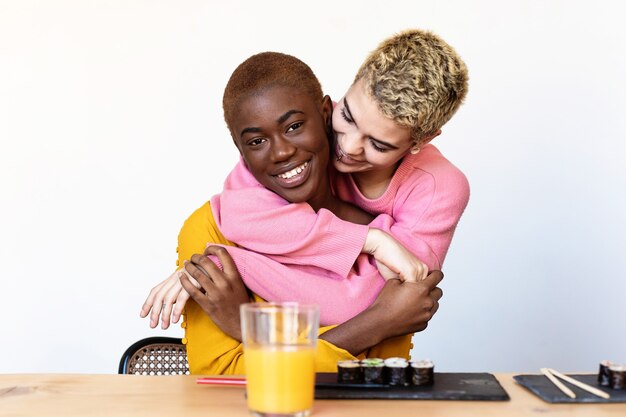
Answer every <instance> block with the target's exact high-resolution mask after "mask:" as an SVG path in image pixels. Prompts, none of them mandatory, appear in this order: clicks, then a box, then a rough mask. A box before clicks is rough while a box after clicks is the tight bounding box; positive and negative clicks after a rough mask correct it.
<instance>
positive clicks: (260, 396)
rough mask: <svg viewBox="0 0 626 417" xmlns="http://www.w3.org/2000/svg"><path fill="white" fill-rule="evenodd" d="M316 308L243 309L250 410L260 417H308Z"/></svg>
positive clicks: (274, 306)
mask: <svg viewBox="0 0 626 417" xmlns="http://www.w3.org/2000/svg"><path fill="white" fill-rule="evenodd" d="M318 328H319V307H318V306H317V305H314V304H300V303H295V302H285V303H248V304H242V305H241V333H242V336H243V345H244V357H245V365H246V380H247V382H246V390H247V396H248V408H249V410H250V412H251V414H252V415H255V416H258V417H261V416H262V417H269V416H285V417H287V416H289V417H306V416H308V415H309V414H310V413H311V409H312V407H313V396H314V393H315V349H316V346H317V331H318Z"/></svg>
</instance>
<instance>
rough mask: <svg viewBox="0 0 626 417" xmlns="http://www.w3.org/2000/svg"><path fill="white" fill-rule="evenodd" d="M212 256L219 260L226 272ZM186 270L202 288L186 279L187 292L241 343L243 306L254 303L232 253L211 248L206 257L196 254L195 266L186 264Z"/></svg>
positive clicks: (209, 247) (216, 247) (218, 324)
mask: <svg viewBox="0 0 626 417" xmlns="http://www.w3.org/2000/svg"><path fill="white" fill-rule="evenodd" d="M208 255H215V256H217V258H218V259H219V261H220V262H221V264H222V266H223V268H224V270H223V271H222V270H221V269H220V268H219V267H218V266H217V265H215V263H214V262H213V261H212V260H211V259H210V258H208ZM185 270H186V271H187V274H189V275H191V276H192V277H193V278H195V280H196V281H197V282H198V283H199V284H200V289H198V288H196V287H195V286H194V285H193V284H192V283H191V281H190V280H189V277H187V276H186V275H183V276H181V278H180V282H181V284H182V286H183V287H184V288H185V290H186V291H187V292H188V293H189V294H190V295H191V297H192V298H193V299H194V301H195V302H196V303H198V305H199V306H200V307H201V308H202V310H204V312H205V313H207V314H208V315H209V317H211V320H213V322H214V323H215V324H216V325H217V326H218V327H219V328H220V329H221V330H222V331H223V332H224V333H226V334H227V335H229V336H230V337H232V338H233V339H236V340H239V341H241V325H240V321H239V306H240V305H241V304H243V303H247V302H250V295H249V294H248V290H247V289H246V287H245V285H244V283H243V281H242V280H241V275H239V271H237V267H236V265H235V262H234V261H233V258H232V257H231V256H230V254H229V253H228V251H227V250H226V249H224V248H223V247H221V246H208V247H207V248H206V249H205V251H204V254H203V255H199V254H195V255H193V256H192V257H191V262H187V263H185Z"/></svg>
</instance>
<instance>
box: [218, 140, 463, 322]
mask: <svg viewBox="0 0 626 417" xmlns="http://www.w3.org/2000/svg"><path fill="white" fill-rule="evenodd" d="M333 185H334V190H335V192H336V193H337V194H338V195H339V196H340V197H341V198H342V199H344V200H347V201H351V202H353V203H355V204H356V205H358V206H359V207H361V208H363V209H364V210H366V211H369V212H371V213H373V214H375V215H377V217H376V218H375V219H374V220H373V221H372V223H370V225H369V227H375V228H379V229H382V230H385V231H387V232H389V233H390V234H391V235H393V236H394V237H395V238H396V239H398V240H399V241H400V242H401V243H402V244H403V245H404V246H405V247H406V248H407V249H408V250H410V251H411V252H412V253H413V254H415V255H416V256H417V257H418V258H419V259H420V260H421V261H422V262H424V263H425V264H427V265H428V267H429V269H439V268H441V265H442V263H443V260H444V258H445V255H446V252H447V250H448V247H449V245H450V241H451V240H452V236H453V233H454V229H455V227H456V225H457V223H458V221H459V219H460V217H461V214H462V213H463V210H464V209H465V206H466V205H467V201H468V198H469V185H468V182H467V179H466V178H465V176H464V175H463V173H462V172H461V171H460V170H459V169H457V168H456V167H455V166H454V165H452V164H451V163H450V162H449V161H448V160H447V159H445V158H444V157H443V155H441V153H440V152H439V150H437V148H435V147H434V146H433V145H427V146H425V147H424V148H423V149H422V150H421V151H420V152H419V153H418V154H417V155H407V156H406V157H405V158H404V159H403V161H402V163H401V164H400V166H399V167H398V169H397V170H396V173H395V174H394V177H393V178H392V180H391V183H390V184H389V187H388V188H387V190H386V191H385V193H384V194H383V195H382V196H380V197H379V198H377V199H374V200H371V199H367V198H365V197H364V196H363V195H362V194H361V193H360V192H359V190H358V188H357V187H356V185H355V183H354V181H353V180H352V177H351V176H349V175H343V174H337V176H336V178H334V184H333ZM211 207H212V210H213V214H214V216H215V220H216V222H217V225H218V227H219V229H220V231H221V232H222V233H223V234H224V236H225V237H226V238H228V239H229V240H231V241H233V242H237V244H238V245H240V246H241V248H237V247H226V249H227V250H228V252H229V253H230V254H231V255H232V257H233V259H234V261H235V263H236V265H237V269H238V270H239V272H240V274H241V276H242V279H243V280H244V282H245V283H246V285H247V286H248V288H250V289H251V290H252V291H254V292H255V293H256V294H258V295H259V296H261V297H263V298H264V299H266V300H271V301H288V300H298V301H301V302H312V303H316V304H319V305H320V312H321V315H320V322H321V324H323V325H329V324H337V323H342V322H344V321H346V320H348V319H350V318H352V317H354V316H355V315H357V314H359V313H360V312H362V311H363V310H364V309H365V308H367V307H368V306H369V305H370V304H371V303H372V302H373V301H374V299H375V298H376V296H377V295H378V293H379V292H380V290H381V288H382V286H383V284H384V280H383V279H382V277H381V276H380V274H379V273H378V269H377V268H376V264H375V262H374V260H373V259H370V257H368V256H366V255H362V254H360V251H361V249H362V247H363V245H364V243H365V238H366V235H367V230H368V226H363V225H356V224H353V223H350V222H346V221H343V220H341V219H339V218H337V217H336V216H334V215H333V214H332V213H331V212H330V211H328V210H326V209H321V210H320V211H319V212H317V213H316V212H315V211H314V210H313V209H312V208H311V206H309V205H308V204H306V203H293V204H292V203H289V202H287V201H285V200H283V199H282V198H281V197H279V196H277V195H276V194H274V193H273V192H271V191H269V190H267V189H266V188H264V187H263V186H262V185H261V184H259V183H258V182H257V181H256V179H255V178H254V177H253V176H252V174H250V172H249V171H248V170H247V168H246V167H245V165H244V163H243V161H240V162H239V163H238V164H237V166H236V167H235V169H234V170H233V171H232V172H231V173H230V174H229V176H228V178H227V179H226V182H225V184H224V191H223V192H222V193H221V194H218V195H216V196H214V197H213V198H212V199H211ZM244 248H247V249H250V250H246V249H244ZM253 251H254V252H253ZM256 252H258V253H256Z"/></svg>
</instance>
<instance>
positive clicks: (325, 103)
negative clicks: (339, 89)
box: [320, 96, 333, 132]
mask: <svg viewBox="0 0 626 417" xmlns="http://www.w3.org/2000/svg"><path fill="white" fill-rule="evenodd" d="M320 111H321V113H322V116H323V117H324V124H325V125H326V130H328V131H329V132H332V131H333V101H332V100H331V99H330V96H324V98H323V99H322V106H321V108H320Z"/></svg>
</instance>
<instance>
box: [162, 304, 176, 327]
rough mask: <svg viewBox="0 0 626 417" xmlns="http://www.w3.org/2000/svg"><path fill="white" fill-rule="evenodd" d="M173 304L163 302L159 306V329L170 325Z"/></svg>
mask: <svg viewBox="0 0 626 417" xmlns="http://www.w3.org/2000/svg"><path fill="white" fill-rule="evenodd" d="M172 307H174V305H173V304H170V303H168V302H165V303H163V306H162V308H161V329H163V330H165V329H167V328H168V327H170V314H172Z"/></svg>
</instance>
